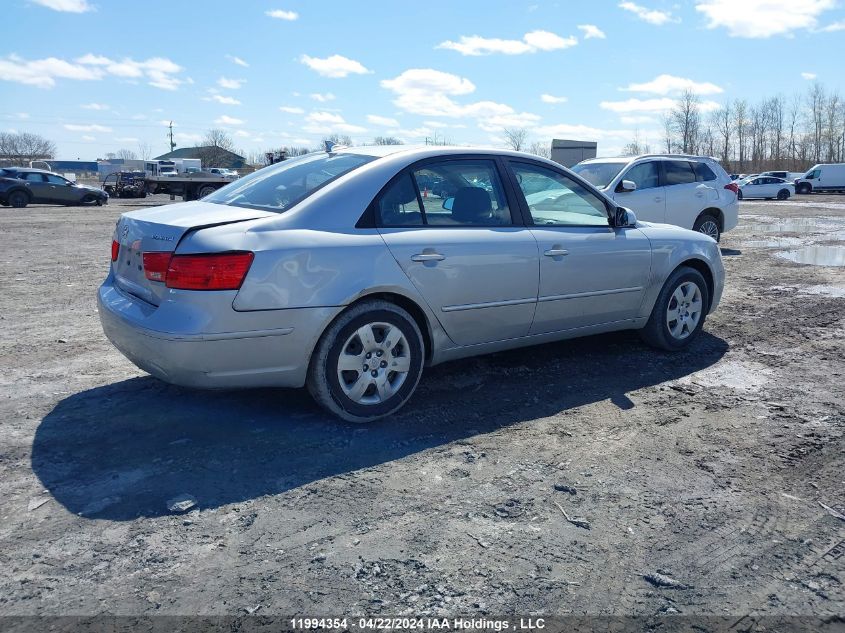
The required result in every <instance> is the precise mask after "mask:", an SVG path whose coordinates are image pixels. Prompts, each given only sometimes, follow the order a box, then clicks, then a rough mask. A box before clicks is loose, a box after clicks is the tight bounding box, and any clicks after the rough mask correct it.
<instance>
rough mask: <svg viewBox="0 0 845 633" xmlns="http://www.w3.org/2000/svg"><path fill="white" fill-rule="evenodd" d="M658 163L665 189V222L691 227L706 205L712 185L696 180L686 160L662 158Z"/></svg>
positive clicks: (690, 165) (691, 167)
mask: <svg viewBox="0 0 845 633" xmlns="http://www.w3.org/2000/svg"><path fill="white" fill-rule="evenodd" d="M660 165H661V166H662V167H663V185H664V186H665V190H666V223H667V224H674V225H675V226H681V227H683V228H685V229H691V228H692V227H693V226H694V225H695V221H696V219H697V218H698V215H699V213H701V211H702V210H703V209H705V208H706V207H707V206H708V202H709V200H710V194H711V192H710V190H711V189H712V187H709V186H708V185H707V184H706V183H702V182H698V179H697V177H696V175H695V171H694V170H693V166H692V163H690V162H689V161H687V160H675V159H673V160H662V161H660Z"/></svg>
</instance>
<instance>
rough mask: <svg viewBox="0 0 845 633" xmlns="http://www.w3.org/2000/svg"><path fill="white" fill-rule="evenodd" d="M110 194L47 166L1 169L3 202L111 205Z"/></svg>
mask: <svg viewBox="0 0 845 633" xmlns="http://www.w3.org/2000/svg"><path fill="white" fill-rule="evenodd" d="M108 201H109V194H107V193H106V192H105V191H103V190H102V189H98V188H97V187H89V186H88V185H81V184H78V183H75V182H71V181H70V180H68V179H67V178H65V177H64V176H60V175H59V174H54V173H53V172H51V171H45V170H43V169H30V168H27V167H6V168H4V169H0V204H2V205H3V206H8V207H16V208H23V207H25V206H26V205H28V204H31V203H34V202H40V203H44V204H64V205H69V206H76V205H81V204H96V205H102V204H108Z"/></svg>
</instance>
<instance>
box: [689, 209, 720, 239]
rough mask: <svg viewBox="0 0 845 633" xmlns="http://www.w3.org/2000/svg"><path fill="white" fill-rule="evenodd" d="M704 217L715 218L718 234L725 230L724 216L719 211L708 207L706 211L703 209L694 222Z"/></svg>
mask: <svg viewBox="0 0 845 633" xmlns="http://www.w3.org/2000/svg"><path fill="white" fill-rule="evenodd" d="M705 215H712V216H713V217H714V218H716V220H718V222H719V232H720V233H721V232H722V231H724V230H725V214H724V213H722V210H721V209H717V208H716V207H708V208H707V209H704V211H702V212H701V213H699V214H698V218H696V222H697V221H698V220H699V219H700V218H702V217H704V216H705Z"/></svg>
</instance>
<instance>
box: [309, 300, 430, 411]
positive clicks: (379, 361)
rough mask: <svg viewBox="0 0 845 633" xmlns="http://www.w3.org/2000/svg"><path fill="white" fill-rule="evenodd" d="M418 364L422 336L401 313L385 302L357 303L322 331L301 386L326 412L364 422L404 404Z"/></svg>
mask: <svg viewBox="0 0 845 633" xmlns="http://www.w3.org/2000/svg"><path fill="white" fill-rule="evenodd" d="M424 359H425V343H424V341H423V337H422V333H421V332H420V328H419V326H418V325H417V323H416V321H414V318H413V317H412V316H411V315H410V314H408V312H407V311H405V310H403V309H402V308H400V307H399V306H397V305H395V304H393V303H390V302H387V301H381V300H371V301H363V302H361V303H359V304H356V305H354V306H352V307H351V308H349V309H348V310H346V311H345V312H343V313H342V314H341V315H340V316H339V317H338V318H337V319H335V321H334V322H333V323H332V324H331V325H330V326H329V327H328V328H327V329H326V331H325V332H323V335H322V336H321V337H320V341H319V342H318V343H317V347H316V348H315V350H314V354H313V356H312V358H311V364H310V366H309V368H308V379H307V382H306V385H307V387H308V391H309V392H310V393H311V396H312V397H313V398H314V400H316V401H317V403H318V404H319V405H320V406H322V407H323V408H324V409H326V410H328V411H329V412H330V413H332V414H334V415H336V416H338V417H339V418H342V419H344V420H347V421H349V422H359V423H361V422H370V421H372V420H376V419H378V418H382V417H384V416H387V415H390V414H391V413H394V412H395V411H397V410H398V409H400V408H401V407H402V405H404V404H405V402H407V401H408V399H409V398H410V397H411V394H412V393H413V392H414V389H416V386H417V383H418V382H419V380H420V376H421V375H422V368H423V361H424Z"/></svg>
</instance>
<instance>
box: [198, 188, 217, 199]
mask: <svg viewBox="0 0 845 633" xmlns="http://www.w3.org/2000/svg"><path fill="white" fill-rule="evenodd" d="M215 191H216V189H215V188H214V187H212V186H211V185H206V186H205V187H200V190H199V191H198V192H197V198H205V197H206V196H210V195H211V194H212V193H214V192H215Z"/></svg>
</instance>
